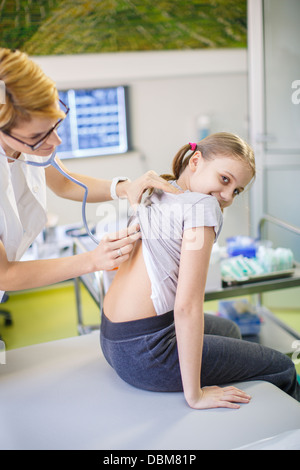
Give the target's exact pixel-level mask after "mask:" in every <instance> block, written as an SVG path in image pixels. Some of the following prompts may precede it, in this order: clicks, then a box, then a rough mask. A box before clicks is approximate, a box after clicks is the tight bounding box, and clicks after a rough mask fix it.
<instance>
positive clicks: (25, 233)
mask: <svg viewBox="0 0 300 470" xmlns="http://www.w3.org/2000/svg"><path fill="white" fill-rule="evenodd" d="M19 160H20V161H15V162H12V163H9V162H8V159H7V157H6V156H5V152H4V150H3V149H2V147H1V146H0V240H1V241H2V243H3V245H4V247H5V250H6V254H7V258H8V260H9V261H18V260H20V259H21V257H22V255H23V254H24V253H25V251H26V250H27V249H28V247H29V246H30V245H31V243H32V242H33V241H34V240H35V238H36V237H37V235H38V234H39V233H40V232H41V231H42V229H43V228H44V226H45V224H46V221H47V215H46V181H45V169H44V168H43V167H35V166H31V165H27V164H26V163H22V162H21V160H34V161H38V162H40V161H45V158H44V157H38V156H36V155H27V154H21V155H20V157H19ZM3 294H4V292H3V291H0V302H1V299H2V297H3Z"/></svg>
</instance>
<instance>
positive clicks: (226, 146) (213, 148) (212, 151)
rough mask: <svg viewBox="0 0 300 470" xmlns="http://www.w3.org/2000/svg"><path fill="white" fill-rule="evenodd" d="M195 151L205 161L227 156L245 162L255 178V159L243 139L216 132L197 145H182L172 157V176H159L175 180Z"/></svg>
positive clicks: (227, 133)
mask: <svg viewBox="0 0 300 470" xmlns="http://www.w3.org/2000/svg"><path fill="white" fill-rule="evenodd" d="M197 151H200V152H201V154H202V156H203V158H204V159H205V160H213V159H214V158H216V157H217V156H227V157H231V158H236V159H237V160H240V161H242V162H245V164H247V165H248V166H249V167H250V169H251V171H252V177H253V178H254V177H255V173H256V170H255V158H254V152H253V150H252V148H251V147H250V146H249V145H248V144H247V143H246V142H245V141H244V140H243V139H241V138H240V137H238V136H237V135H235V134H231V133H229V132H217V133H215V134H211V135H209V136H207V137H205V138H204V139H203V140H201V141H200V142H198V143H197V144H190V143H189V144H186V145H184V146H183V147H181V149H180V150H179V151H178V152H177V154H176V155H175V157H174V160H173V165H172V171H173V175H167V174H166V175H161V176H162V177H163V178H164V179H166V180H174V179H175V180H177V179H178V178H179V176H180V175H181V173H182V172H183V171H184V170H185V168H186V167H187V165H188V163H189V160H190V158H191V157H192V156H193V155H194V153H195V152H197Z"/></svg>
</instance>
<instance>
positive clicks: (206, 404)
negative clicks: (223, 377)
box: [187, 386, 251, 410]
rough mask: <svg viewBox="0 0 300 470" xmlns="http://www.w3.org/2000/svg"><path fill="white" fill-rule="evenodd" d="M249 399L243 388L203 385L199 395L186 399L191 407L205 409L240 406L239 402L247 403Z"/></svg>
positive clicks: (235, 407)
mask: <svg viewBox="0 0 300 470" xmlns="http://www.w3.org/2000/svg"><path fill="white" fill-rule="evenodd" d="M250 400H251V397H250V395H248V394H247V393H246V392H244V391H243V390H240V389H238V388H236V387H233V386H229V387H217V386H212V387H203V388H202V389H201V390H200V391H199V396H198V397H194V399H193V400H187V402H188V404H189V406H190V407H191V408H194V409H197V410H205V409H209V408H234V409H237V408H240V405H239V403H245V404H246V403H249V402H250Z"/></svg>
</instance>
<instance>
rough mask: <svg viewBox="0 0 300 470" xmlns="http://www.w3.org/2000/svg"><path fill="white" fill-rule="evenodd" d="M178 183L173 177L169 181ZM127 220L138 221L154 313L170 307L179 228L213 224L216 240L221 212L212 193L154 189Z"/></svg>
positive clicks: (179, 249) (172, 300)
mask: <svg viewBox="0 0 300 470" xmlns="http://www.w3.org/2000/svg"><path fill="white" fill-rule="evenodd" d="M171 184H173V185H174V186H176V187H179V186H178V185H177V183H176V182H175V181H172V182H171ZM131 223H139V225H140V227H141V232H142V243H143V256H144V260H145V264H146V268H147V272H148V275H149V278H150V281H151V290H152V293H151V299H152V302H153V305H154V308H155V311H156V313H157V315H161V314H163V313H166V312H169V311H170V310H173V309H174V303H175V296H176V289H177V282H178V273H179V262H180V254H181V244H182V237H183V232H184V231H185V230H187V229H189V228H193V227H204V226H208V227H214V230H215V234H216V238H215V241H216V240H217V238H218V236H219V234H220V231H221V228H222V224H223V215H222V212H221V208H220V206H219V203H218V201H217V199H216V198H215V197H214V196H210V195H206V194H200V193H196V192H191V191H185V192H184V193H182V194H178V195H174V194H170V193H166V192H162V191H157V190H154V192H153V194H152V195H151V196H150V197H149V198H147V199H146V200H145V202H144V204H140V205H139V206H138V209H137V212H136V215H135V216H133V217H132V218H131V220H130V224H131Z"/></svg>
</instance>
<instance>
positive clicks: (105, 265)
mask: <svg viewBox="0 0 300 470" xmlns="http://www.w3.org/2000/svg"><path fill="white" fill-rule="evenodd" d="M139 230H140V227H139V225H132V226H130V227H128V228H125V229H122V230H120V231H119V232H116V233H110V234H107V235H105V236H104V237H103V238H102V240H101V242H100V243H99V245H98V246H97V248H95V249H94V250H93V251H91V252H90V254H91V256H92V259H93V263H94V265H95V268H94V271H100V270H104V271H112V270H113V269H116V268H118V267H119V266H120V265H121V264H122V263H123V262H124V261H126V260H127V259H128V258H129V254H130V252H131V251H132V249H133V245H134V243H135V242H136V241H137V240H138V239H139V238H141V232H140V231H139Z"/></svg>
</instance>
